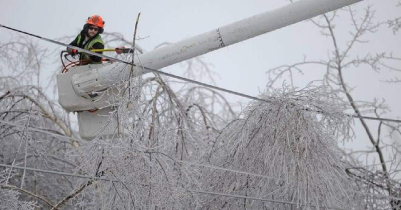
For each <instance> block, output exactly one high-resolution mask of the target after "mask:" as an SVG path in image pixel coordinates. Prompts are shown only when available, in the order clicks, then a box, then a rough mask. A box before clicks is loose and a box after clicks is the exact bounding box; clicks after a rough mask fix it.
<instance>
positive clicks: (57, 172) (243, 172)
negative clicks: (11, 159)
mask: <svg viewBox="0 0 401 210" xmlns="http://www.w3.org/2000/svg"><path fill="white" fill-rule="evenodd" d="M0 122H1V123H4V124H9V125H13V126H18V127H25V126H22V125H18V124H14V123H7V122H5V121H3V120H0ZM26 129H28V130H33V131H37V132H42V133H45V134H48V135H52V136H57V137H61V138H66V139H71V138H70V137H68V136H62V135H59V134H55V133H51V132H46V131H41V130H39V129H36V128H30V127H27V128H26ZM74 140H77V141H81V142H83V141H82V139H74ZM67 143H68V142H67ZM83 143H89V142H83ZM96 144H100V145H107V146H110V147H112V148H117V149H125V150H126V147H118V146H114V145H109V144H102V143H98V142H97V143H96ZM127 151H129V152H144V151H130V150H127ZM170 159H172V160H173V161H175V162H178V163H182V164H187V165H194V166H200V167H205V168H212V169H217V170H222V171H228V172H233V173H239V174H244V175H251V176H256V177H261V178H266V179H274V180H284V179H282V178H275V177H270V176H266V175H261V174H255V173H250V172H245V171H239V170H234V169H229V168H223V167H219V166H214V165H208V164H201V163H194V162H188V161H182V160H176V159H173V158H171V157H170ZM0 166H2V167H13V168H17V169H24V167H20V166H11V165H6V164H0ZM26 170H31V171H37V172H43V173H52V174H58V175H65V176H71V177H78V178H87V179H98V180H103V181H113V182H121V181H119V180H111V179H107V178H99V177H92V176H86V175H79V174H78V175H77V174H71V173H65V172H59V171H52V170H44V169H35V168H26ZM347 191H348V192H351V193H357V194H363V195H370V196H374V197H379V198H390V199H394V200H400V201H401V198H397V197H394V196H387V195H380V194H372V193H365V192H359V191H355V190H347ZM194 192H195V191H194ZM199 192H200V193H201V192H204V193H207V192H205V191H199ZM210 193H213V192H210ZM227 195H228V194H227ZM233 196H234V195H232V196H231V197H233ZM249 199H251V198H249Z"/></svg>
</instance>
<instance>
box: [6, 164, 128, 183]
mask: <svg viewBox="0 0 401 210" xmlns="http://www.w3.org/2000/svg"><path fill="white" fill-rule="evenodd" d="M0 166H1V167H5V168H16V169H21V170H27V171H36V172H41V173H47V174H55V175H61V176H71V177H78V178H85V179H94V180H102V181H109V182H120V181H118V180H111V179H107V178H101V177H93V176H86V175H80V174H71V173H66V172H60V171H52V170H45V169H37V168H29V167H21V166H16V165H6V164H1V163H0Z"/></svg>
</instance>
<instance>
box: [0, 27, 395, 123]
mask: <svg viewBox="0 0 401 210" xmlns="http://www.w3.org/2000/svg"><path fill="white" fill-rule="evenodd" d="M0 27H3V28H6V29H8V30H12V31H16V32H18V33H22V34H26V35H29V36H33V37H36V38H38V39H42V40H44V41H47V42H50V43H53V44H57V45H61V46H65V47H69V48H71V49H75V50H78V51H80V52H84V53H87V54H89V55H94V56H98V57H102V58H106V59H110V60H114V61H116V62H120V63H124V64H127V65H133V66H138V67H140V68H143V69H145V70H147V71H150V72H153V73H158V74H161V75H165V76H168V77H172V78H175V79H179V80H183V81H186V82H189V83H193V84H197V85H201V86H204V87H209V88H212V89H215V90H220V91H222V92H226V93H230V94H233V95H237V96H241V97H244V98H248V99H252V100H257V101H261V102H268V103H271V102H272V101H270V100H266V99H261V98H258V97H255V96H250V95H247V94H244V93H240V92H236V91H232V90H228V89H225V88H221V87H217V86H214V85H209V84H206V83H203V82H199V81H196V80H191V79H187V78H185V77H181V76H177V75H174V74H170V73H166V72H163V71H160V70H156V69H151V68H147V67H144V66H139V65H135V64H132V63H130V62H127V61H124V60H121V59H118V58H113V57H110V56H106V55H103V54H99V53H95V52H91V51H89V50H85V49H82V48H79V47H76V46H72V45H69V44H65V43H62V42H58V41H55V40H52V39H48V38H45V37H41V36H38V35H35V34H32V33H28V32H25V31H21V30H18V29H15V28H11V27H8V26H5V25H2V24H0ZM346 115H347V116H350V117H353V118H361V119H367V120H378V121H388V122H396V123H401V120H396V119H389V118H376V117H365V116H357V115H351V114H346Z"/></svg>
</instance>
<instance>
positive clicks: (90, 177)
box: [0, 163, 401, 202]
mask: <svg viewBox="0 0 401 210" xmlns="http://www.w3.org/2000/svg"><path fill="white" fill-rule="evenodd" d="M0 167H5V168H14V169H21V170H24V169H25V170H28V171H36V172H41V173H47V174H55V175H61V176H70V177H77V178H86V179H94V180H101V181H109V182H122V181H120V180H113V179H107V178H101V177H93V176H87V175H80V174H71V173H66V172H60V171H53V170H45V169H36V168H29V167H21V166H15V165H14V166H12V165H6V164H1V163H0ZM193 192H198V193H204V194H215V195H222V196H226V195H227V196H228V197H235V196H236V195H230V194H222V193H216V192H206V191H196V190H193ZM349 192H352V193H356V194H362V195H370V196H374V197H379V198H390V199H393V200H399V201H401V198H397V197H394V196H387V195H380V194H372V193H364V192H359V191H349ZM237 197H239V198H245V197H246V196H245V197H244V196H237ZM246 198H249V199H253V198H252V197H246ZM254 200H261V199H260V198H254ZM266 201H268V200H266ZM279 202H280V201H279ZM284 202H285V201H284Z"/></svg>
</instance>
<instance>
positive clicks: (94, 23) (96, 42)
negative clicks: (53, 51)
mask: <svg viewBox="0 0 401 210" xmlns="http://www.w3.org/2000/svg"><path fill="white" fill-rule="evenodd" d="M103 27H104V21H103V18H102V17H101V16H99V15H92V16H91V17H89V18H88V20H87V21H86V23H85V25H84V27H83V29H82V31H81V33H79V34H78V36H77V37H76V38H75V39H74V41H72V42H71V43H70V45H72V46H76V47H79V48H82V49H85V50H96V49H100V50H99V52H97V53H99V54H102V51H101V49H104V42H103V40H102V37H101V36H100V34H101V33H103V30H104V29H103ZM67 51H68V53H69V54H70V55H72V56H75V55H77V54H79V60H80V61H81V62H80V65H84V64H89V63H90V64H97V63H102V61H101V60H102V58H101V57H99V56H95V55H89V54H86V53H83V52H78V51H77V50H75V49H71V48H68V47H67Z"/></svg>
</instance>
